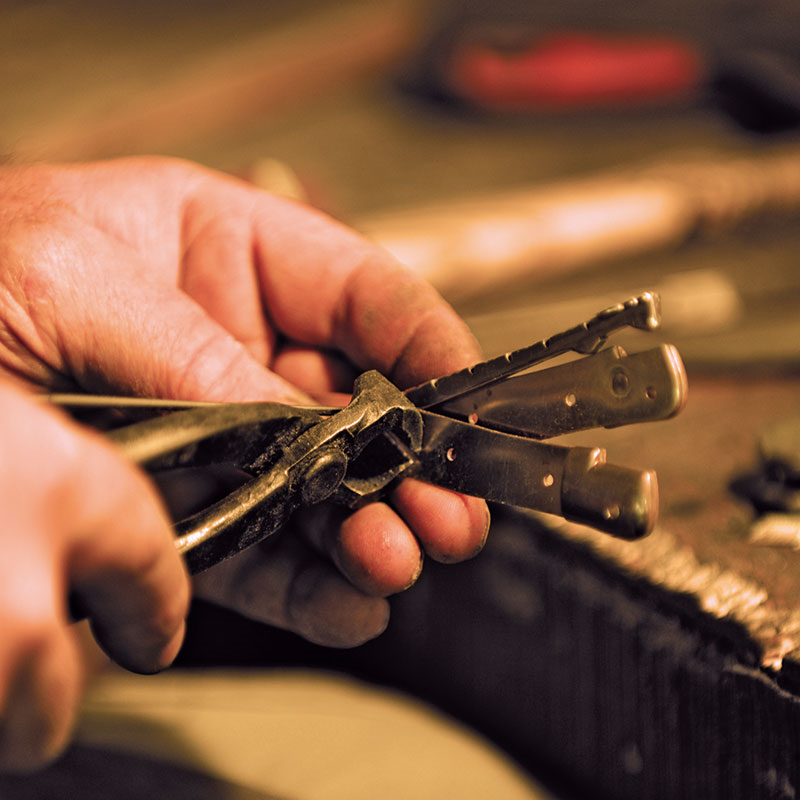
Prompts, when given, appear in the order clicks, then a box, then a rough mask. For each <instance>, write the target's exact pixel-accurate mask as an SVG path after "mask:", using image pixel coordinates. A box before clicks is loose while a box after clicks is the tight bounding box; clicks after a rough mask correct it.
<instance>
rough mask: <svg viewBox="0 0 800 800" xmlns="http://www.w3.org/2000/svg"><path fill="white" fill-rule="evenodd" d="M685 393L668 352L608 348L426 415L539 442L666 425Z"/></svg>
mask: <svg viewBox="0 0 800 800" xmlns="http://www.w3.org/2000/svg"><path fill="white" fill-rule="evenodd" d="M686 393H687V387H686V371H685V369H684V367H683V363H682V362H681V358H680V355H679V353H678V351H677V349H676V348H675V347H673V346H672V345H668V344H663V345H661V346H659V347H655V348H653V349H651V350H645V351H643V352H639V353H633V354H632V355H627V354H626V353H625V351H624V350H623V349H622V348H621V347H619V346H614V347H608V348H606V349H605V350H601V351H600V352H599V353H597V354H595V355H591V356H585V357H583V358H579V359H576V360H574V361H570V362H569V363H567V364H562V365H560V366H556V367H550V368H547V369H540V370H537V371H536V372H529V373H526V374H525V375H520V376H517V377H513V378H507V379H506V380H504V381H502V382H500V383H496V384H494V385H492V386H488V387H483V388H481V389H478V390H476V391H473V392H469V393H467V394H464V395H462V396H460V397H456V398H453V399H452V400H449V401H447V402H445V403H443V404H442V405H440V406H437V407H436V408H435V409H433V410H434V411H437V412H441V413H442V414H444V415H452V416H455V417H457V418H460V419H463V420H467V419H471V420H472V421H475V422H477V423H478V424H480V425H483V426H485V427H489V428H493V429H495V430H501V431H507V432H508V433H519V434H522V435H524V436H529V437H533V438H535V439H546V438H549V437H551V436H559V435H561V434H564V433H570V432H573V431H580V430H586V429H589V428H598V427H605V428H614V427H617V426H620V425H628V424H633V423H637V422H648V421H653V420H660V419H667V418H669V417H671V416H674V415H675V414H677V413H678V412H679V411H680V410H681V408H683V406H684V404H685V402H686Z"/></svg>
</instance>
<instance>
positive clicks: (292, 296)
mask: <svg viewBox="0 0 800 800" xmlns="http://www.w3.org/2000/svg"><path fill="white" fill-rule="evenodd" d="M253 196H254V197H256V195H255V193H254V195H253ZM251 219H252V221H253V231H254V238H255V253H256V268H257V269H258V271H259V275H260V278H261V289H262V293H263V296H264V298H265V303H266V307H267V310H268V313H269V315H270V318H271V319H272V320H273V322H274V324H275V325H276V326H277V327H278V328H279V329H280V330H281V331H283V332H284V333H285V334H286V335H287V336H289V337H290V338H292V339H295V340H297V341H299V342H304V343H306V344H309V345H314V346H334V347H337V348H339V349H340V350H342V351H343V352H344V353H345V354H346V355H347V356H348V357H349V358H350V359H351V360H352V361H353V362H354V363H356V364H357V365H358V366H359V367H360V368H362V369H366V368H375V369H379V370H381V371H383V372H384V373H386V374H390V375H392V376H393V377H394V379H395V380H396V381H398V382H399V383H402V384H406V383H415V382H418V381H421V380H425V379H427V378H429V377H433V376H434V375H437V374H445V373H448V372H452V371H454V370H456V369H460V368H461V367H464V366H467V365H469V364H470V363H474V361H476V360H478V358H479V357H480V352H479V349H478V347H477V344H476V343H475V340H474V338H473V337H472V335H471V334H470V333H469V331H468V329H467V328H466V326H465V324H464V323H463V321H462V320H461V319H460V318H459V317H458V316H457V315H456V314H455V312H454V311H453V310H452V309H451V308H450V307H449V306H448V305H447V304H446V303H445V302H444V300H443V299H442V298H441V297H440V296H439V294H438V293H437V292H436V291H435V290H434V289H433V288H431V287H430V286H429V285H428V284H427V283H426V282H425V281H424V280H423V279H422V278H421V277H419V276H418V275H416V274H415V273H413V272H412V271H411V270H409V269H408V268H406V267H404V266H402V265H401V264H399V263H398V262H397V261H396V260H394V259H393V258H392V257H391V256H390V255H389V254H388V253H386V252H385V251H383V250H381V249H379V248H377V247H375V246H374V245H372V244H370V243H369V242H367V241H366V240H365V239H363V238H362V237H360V236H358V235H357V234H355V233H354V232H352V231H350V230H348V229H346V228H345V227H344V226H341V225H339V224H338V223H336V222H334V221H333V220H331V219H329V218H327V217H325V216H324V215H322V214H320V213H318V212H315V211H313V210H311V209H308V208H304V207H302V206H299V205H297V204H294V203H292V202H290V201H287V200H284V199H282V198H276V197H271V196H268V195H262V194H259V195H258V196H257V197H256V201H255V202H254V204H253V207H252V211H251Z"/></svg>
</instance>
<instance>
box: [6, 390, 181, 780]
mask: <svg viewBox="0 0 800 800" xmlns="http://www.w3.org/2000/svg"><path fill="white" fill-rule="evenodd" d="M0 409H2V413H1V414H0V453H2V456H0V509H2V526H0V545H1V546H2V553H3V557H2V562H1V563H0V631H1V632H2V633H1V634H0V769H14V770H24V769H29V768H33V767H35V766H38V765H39V764H40V763H41V762H42V761H43V760H46V759H48V758H50V757H52V756H54V755H56V754H57V753H58V751H59V750H60V749H61V747H62V746H63V745H64V744H65V742H66V739H67V737H68V734H69V731H70V728H71V726H72V720H73V716H74V711H75V707H76V705H77V702H78V699H79V697H80V694H81V689H82V687H83V684H84V681H85V679H86V665H85V664H84V663H83V662H82V659H81V648H80V647H79V640H78V633H79V632H78V630H77V628H76V626H75V625H71V624H70V620H69V613H68V608H67V596H68V591H69V592H70V593H71V594H72V597H73V598H75V599H76V600H77V601H78V604H79V605H80V607H81V608H82V609H84V610H85V611H86V613H88V615H89V617H90V619H91V621H92V628H93V632H94V635H95V637H96V638H97V640H98V641H99V642H100V643H101V644H102V646H103V647H104V648H105V650H106V651H107V652H108V653H109V654H110V655H111V656H112V657H113V658H114V659H115V660H116V661H117V662H118V663H120V664H122V665H123V666H125V667H127V668H129V669H132V670H135V671H138V672H155V671H157V670H159V669H162V668H163V667H165V666H167V665H168V664H169V663H170V662H171V661H172V659H173V658H174V656H175V654H176V653H177V651H178V648H179V647H180V644H181V641H182V637H183V627H184V618H185V615H186V612H187V608H188V600H189V580H188V576H187V575H186V573H185V569H184V565H183V563H182V561H181V559H180V558H178V557H177V555H176V552H175V548H174V545H173V535H172V531H171V525H170V520H169V518H168V517H167V515H166V513H165V512H164V511H163V510H162V508H161V504H160V502H159V499H158V497H157V496H156V495H155V493H154V491H153V488H152V486H151V485H150V484H149V482H148V481H147V480H146V479H145V477H144V476H143V475H142V474H141V473H140V472H139V471H138V470H136V469H134V468H133V467H132V466H131V465H130V464H128V463H127V462H125V461H124V460H122V459H121V458H120V457H119V456H118V455H117V453H116V452H115V451H114V450H112V448H111V447H110V446H109V445H108V443H106V442H105V441H104V440H103V439H102V438H101V437H100V436H99V435H97V434H93V433H92V432H91V431H85V430H82V429H81V428H79V427H78V426H77V425H75V424H74V423H72V422H71V421H70V420H68V419H66V418H65V417H63V416H62V415H61V414H60V413H58V412H57V411H56V410H55V409H52V408H49V407H47V406H46V405H45V404H44V403H43V402H42V401H41V400H37V399H35V398H32V397H31V396H29V395H27V393H23V392H22V391H20V390H19V389H16V388H13V387H12V386H10V385H9V384H8V382H7V381H5V380H0Z"/></svg>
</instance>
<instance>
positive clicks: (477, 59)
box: [445, 33, 705, 111]
mask: <svg viewBox="0 0 800 800" xmlns="http://www.w3.org/2000/svg"><path fill="white" fill-rule="evenodd" d="M704 78H705V68H704V64H703V60H702V58H701V57H700V55H699V53H698V52H697V51H696V50H695V49H694V48H692V47H691V46H690V45H688V44H686V43H685V42H683V41H681V40H678V39H672V38H668V37H664V36H642V35H638V36H635V37H621V36H600V35H591V34H574V33H569V34H552V35H549V36H547V37H546V38H543V39H541V40H539V41H538V42H537V43H536V44H534V45H531V46H530V47H528V48H526V49H524V50H521V51H513V52H509V51H504V50H501V49H499V48H492V47H491V46H488V45H485V44H475V43H469V44H466V43H465V44H463V45H461V46H459V47H457V48H456V50H455V51H453V53H452V54H451V58H450V59H449V64H448V67H447V68H446V76H445V80H446V83H447V84H448V88H449V89H450V91H452V92H453V93H454V94H455V95H457V96H458V97H459V98H460V99H462V100H465V101H467V102H469V103H470V104H472V105H475V106H479V107H483V108H487V109H491V110H498V111H504V110H508V111H511V110H547V109H553V110H555V109H568V108H581V107H587V106H595V107H597V106H631V105H642V104H650V103H653V102H658V101H665V100H672V99H676V98H680V97H684V96H687V95H690V94H692V93H693V91H694V90H696V89H697V87H698V86H700V84H701V83H702V82H703V80H704Z"/></svg>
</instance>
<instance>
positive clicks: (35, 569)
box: [0, 158, 488, 770]
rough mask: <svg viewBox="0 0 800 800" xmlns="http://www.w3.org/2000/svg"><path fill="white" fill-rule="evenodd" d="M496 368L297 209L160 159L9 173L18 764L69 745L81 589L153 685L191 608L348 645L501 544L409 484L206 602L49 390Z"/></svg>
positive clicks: (5, 722)
mask: <svg viewBox="0 0 800 800" xmlns="http://www.w3.org/2000/svg"><path fill="white" fill-rule="evenodd" d="M478 357H479V353H478V350H477V347H476V345H475V343H474V341H473V339H472V337H471V336H470V334H469V333H468V332H467V330H466V328H465V327H464V325H463V323H462V322H461V321H460V320H459V319H458V317H457V316H456V315H455V314H454V312H453V311H452V310H451V309H450V308H449V307H448V306H447V305H446V304H445V303H444V302H443V301H442V300H441V299H440V297H439V296H438V295H437V294H436V293H435V292H434V291H433V290H432V289H431V288H430V287H429V286H427V285H426V284H425V283H424V282H423V281H421V280H420V279H418V278H417V277H415V276H414V275H412V274H410V273H409V272H408V271H407V270H405V269H404V268H402V267H401V266H399V265H398V264H397V263H396V262H394V261H393V260H392V259H391V258H390V257H389V256H388V255H386V254H385V253H383V252H382V251H380V250H378V249H376V248H374V247H373V246H372V245H370V244H368V243H367V242H365V241H364V240H363V239H361V238H360V237H358V236H357V235H356V234H354V233H353V232H351V231H349V230H348V229H346V228H345V227H343V226H341V225H339V224H337V223H335V222H333V221H332V220H330V219H328V218H326V217H325V216H323V215H321V214H319V213H317V212H315V211H312V210H310V209H307V208H304V207H302V206H299V205H297V204H295V203H292V202H290V201H287V200H284V199H281V198H278V197H274V196H271V195H268V194H265V193H263V192H260V191H258V190H255V189H253V188H252V187H249V186H247V185H245V184H242V183H239V182H237V181H234V180H232V179H229V178H226V177H223V176H221V175H218V174H215V173H213V172H210V171H208V170H204V169H202V168H200V167H197V166H194V165H191V164H188V163H184V162H180V161H173V160H166V159H157V158H148V159H126V160H120V161H113V162H106V163H99V164H88V165H75V166H46V165H38V166H29V167H8V168H5V169H4V170H0V410H2V413H1V414H0V473H1V474H0V508H2V509H3V524H2V528H0V541H1V543H2V548H3V555H4V557H3V559H2V563H0V630H2V632H3V635H2V637H0V765H2V766H3V767H4V768H6V769H17V770H19V769H27V768H33V767H35V766H37V765H39V764H40V763H42V762H43V761H45V760H46V759H48V758H50V757H52V756H53V755H54V754H55V753H57V752H58V751H59V749H60V748H61V747H62V746H63V744H64V742H65V741H66V739H67V738H68V735H69V730H70V725H71V722H72V718H73V714H74V710H75V706H76V703H77V702H78V699H79V697H80V693H81V689H82V686H83V683H84V680H85V669H84V667H83V664H82V661H81V658H80V654H79V647H78V644H77V637H76V633H75V627H76V626H74V625H71V624H70V621H69V614H68V611H67V597H68V595H69V593H70V592H72V593H73V594H74V595H76V596H77V597H78V598H79V599H80V602H81V603H82V607H83V608H85V609H86V610H87V612H88V616H89V619H90V621H91V624H92V630H93V633H94V635H95V637H96V639H97V641H98V642H99V643H100V644H101V646H102V647H103V648H104V649H105V650H106V651H107V653H108V654H109V655H110V656H111V657H112V658H114V659H115V660H116V661H117V662H118V663H120V664H122V665H123V666H125V667H127V668H129V669H132V670H136V671H141V672H151V671H156V670H159V669H161V668H163V667H165V666H166V665H168V664H169V663H170V662H171V660H172V659H173V658H174V656H175V654H176V653H177V651H178V649H179V647H180V644H181V640H182V635H183V627H184V618H185V615H186V611H187V607H188V601H189V597H190V594H191V591H192V589H194V591H195V592H197V593H198V594H200V595H202V596H205V597H207V598H210V599H212V600H214V601H216V602H219V603H223V604H225V605H227V606H229V607H232V608H235V609H237V610H239V611H240V612H242V613H244V614H247V615H248V616H250V617H253V618H255V619H259V620H263V621H266V622H269V623H272V624H275V625H278V626H282V627H284V628H288V629H291V630H294V631H296V632H298V633H300V634H301V635H303V636H305V637H307V638H308V639H310V640H312V641H315V642H319V643H323V644H328V645H334V646H353V645H356V644H359V643H361V642H363V641H365V640H368V639H370V638H371V637H374V636H376V635H378V634H379V633H380V632H381V631H382V630H383V629H384V627H385V626H386V624H387V620H388V613H389V612H388V604H387V601H386V597H387V596H388V595H391V594H392V593H395V592H398V591H402V590H403V589H406V588H408V587H409V586H410V585H411V584H413V582H414V581H415V580H416V578H417V577H418V575H419V572H420V569H421V566H422V554H423V553H427V554H428V555H429V556H430V557H432V558H435V559H437V560H441V561H458V560H461V559H464V558H467V557H470V556H472V555H473V554H474V553H476V552H477V551H478V550H479V549H480V547H481V546H482V544H483V541H484V539H485V536H486V532H487V529H488V512H487V509H486V506H485V504H484V503H483V502H481V501H478V500H475V499H473V498H467V497H463V496H461V495H457V494H454V493H451V492H447V491H445V490H443V489H437V488H434V487H431V486H428V485H425V484H423V483H420V482H418V481H414V480H406V481H404V482H403V483H401V484H400V485H399V486H398V488H397V489H395V490H394V492H393V493H392V495H391V496H390V498H389V499H388V501H387V502H385V503H375V504H372V505H369V506H366V507H364V508H362V509H360V510H359V511H357V512H355V513H354V514H351V515H350V516H346V515H344V514H342V513H340V512H339V511H335V510H333V509H330V508H322V509H317V510H314V511H313V512H308V513H304V514H299V515H297V518H296V519H295V520H294V521H293V523H292V528H293V530H292V531H291V535H287V533H288V532H285V533H284V535H281V536H279V537H275V538H274V539H273V540H270V541H269V542H268V543H267V544H266V545H264V546H256V547H253V548H250V550H248V551H245V552H244V553H242V554H240V555H239V556H237V557H236V558H234V559H230V560H228V561H226V562H224V563H223V564H221V565H219V566H218V567H215V568H214V569H212V570H209V571H208V572H206V573H204V574H203V575H202V576H200V577H199V578H197V579H196V580H195V582H194V587H192V586H191V585H190V581H189V578H188V576H187V575H186V571H185V568H184V566H183V563H182V561H181V559H180V558H179V557H178V555H177V554H176V553H175V550H174V547H173V545H172V539H171V537H172V534H171V529H170V521H169V519H168V517H167V514H166V512H165V510H164V508H163V505H162V501H161V498H160V497H159V495H158V494H157V492H156V491H155V490H154V488H153V487H152V485H151V484H150V482H149V480H148V478H147V477H146V476H144V475H143V474H142V473H140V472H139V471H138V470H136V469H135V468H134V467H132V466H131V465H129V464H128V463H126V462H125V461H124V460H122V459H121V458H120V457H119V455H118V454H117V453H116V452H115V451H114V450H113V448H112V447H111V446H110V445H109V444H108V443H107V442H106V441H105V440H103V439H102V437H101V436H100V435H99V434H96V433H94V432H92V431H89V430H87V429H85V428H83V427H81V426H79V425H77V424H76V423H74V422H72V421H71V420H69V419H67V418H66V417H65V416H64V415H63V414H61V413H60V412H58V411H57V410H55V409H52V408H50V407H47V406H46V405H45V404H43V403H41V402H40V401H37V400H35V399H33V397H32V395H31V389H40V388H42V387H45V388H55V389H78V390H81V391H89V392H116V393H124V394H138V395H143V396H152V397H168V398H181V399H202V400H229V401H245V400H276V401H280V402H289V403H293V402H308V401H309V398H314V399H316V400H317V401H319V400H326V401H330V399H331V396H332V394H333V396H338V397H339V398H341V397H342V395H341V394H334V393H341V392H347V391H349V390H350V388H351V386H352V378H353V376H354V375H355V374H357V372H359V371H361V370H363V369H367V368H376V369H379V370H381V371H382V372H383V373H384V374H386V375H387V376H389V377H390V378H391V379H392V380H393V381H395V382H396V383H397V384H398V385H400V386H406V385H411V384H414V383H417V382H420V381H422V380H425V379H427V378H429V377H432V376H434V375H437V374H443V373H447V372H450V371H453V370H455V369H459V368H461V367H464V366H466V365H468V364H470V363H473V362H474V361H475V360H477V359H478Z"/></svg>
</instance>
